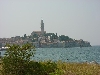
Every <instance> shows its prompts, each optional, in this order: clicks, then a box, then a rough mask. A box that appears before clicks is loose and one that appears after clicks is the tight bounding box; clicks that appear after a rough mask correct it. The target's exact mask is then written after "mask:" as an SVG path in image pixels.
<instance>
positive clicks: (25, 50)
mask: <svg viewBox="0 0 100 75" xmlns="http://www.w3.org/2000/svg"><path fill="white" fill-rule="evenodd" d="M7 46H8V47H9V49H8V50H7V52H6V53H5V56H4V57H3V58H2V60H1V61H0V75H100V65H99V64H94V63H92V64H90V63H66V62H61V61H58V62H52V61H44V62H43V61H42V62H37V61H32V60H31V56H34V51H35V48H34V47H32V45H31V44H25V45H23V46H19V45H12V46H10V45H7Z"/></svg>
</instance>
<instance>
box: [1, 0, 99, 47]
mask: <svg viewBox="0 0 100 75" xmlns="http://www.w3.org/2000/svg"><path fill="white" fill-rule="evenodd" d="M41 19H43V21H44V29H45V31H46V32H47V33H58V36H59V35H66V36H69V37H70V38H73V39H76V40H79V39H83V40H84V41H89V42H90V44H91V45H100V0H0V38H10V37H14V36H23V35H24V34H26V35H30V34H31V33H32V31H40V30H41V29H40V22H41Z"/></svg>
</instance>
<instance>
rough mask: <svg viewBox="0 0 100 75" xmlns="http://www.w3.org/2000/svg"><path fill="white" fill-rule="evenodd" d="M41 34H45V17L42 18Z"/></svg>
mask: <svg viewBox="0 0 100 75" xmlns="http://www.w3.org/2000/svg"><path fill="white" fill-rule="evenodd" d="M41 34H42V35H44V23H43V19H41Z"/></svg>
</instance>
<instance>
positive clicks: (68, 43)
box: [0, 20, 91, 48]
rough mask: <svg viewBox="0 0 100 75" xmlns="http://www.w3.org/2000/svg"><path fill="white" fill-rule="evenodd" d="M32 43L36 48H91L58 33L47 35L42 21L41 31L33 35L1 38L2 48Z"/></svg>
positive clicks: (82, 42)
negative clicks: (9, 45) (8, 45)
mask: <svg viewBox="0 0 100 75" xmlns="http://www.w3.org/2000/svg"><path fill="white" fill-rule="evenodd" d="M27 42H28V43H32V45H33V46H35V47H36V48H69V47H90V46H91V45H90V42H88V41H83V40H82V39H80V40H75V39H72V38H70V37H69V36H65V35H60V36H58V35H57V33H56V34H55V33H46V31H44V22H43V20H41V31H33V32H32V33H31V35H29V36H27V35H26V34H24V36H22V37H21V36H15V37H11V38H0V47H1V48H2V47H4V46H5V45H6V44H11V45H12V44H18V45H23V44H25V43H27Z"/></svg>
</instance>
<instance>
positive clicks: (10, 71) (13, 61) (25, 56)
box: [2, 43, 35, 75]
mask: <svg viewBox="0 0 100 75" xmlns="http://www.w3.org/2000/svg"><path fill="white" fill-rule="evenodd" d="M7 46H8V47H9V49H8V50H7V51H6V53H5V56H4V57H3V59H2V61H3V71H2V73H3V75H28V73H29V72H28V71H29V70H28V69H29V68H30V67H29V66H28V65H29V63H30V57H31V56H33V55H34V50H35V48H34V47H32V45H31V44H28V43H27V44H24V45H23V46H19V45H12V46H11V45H7Z"/></svg>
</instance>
